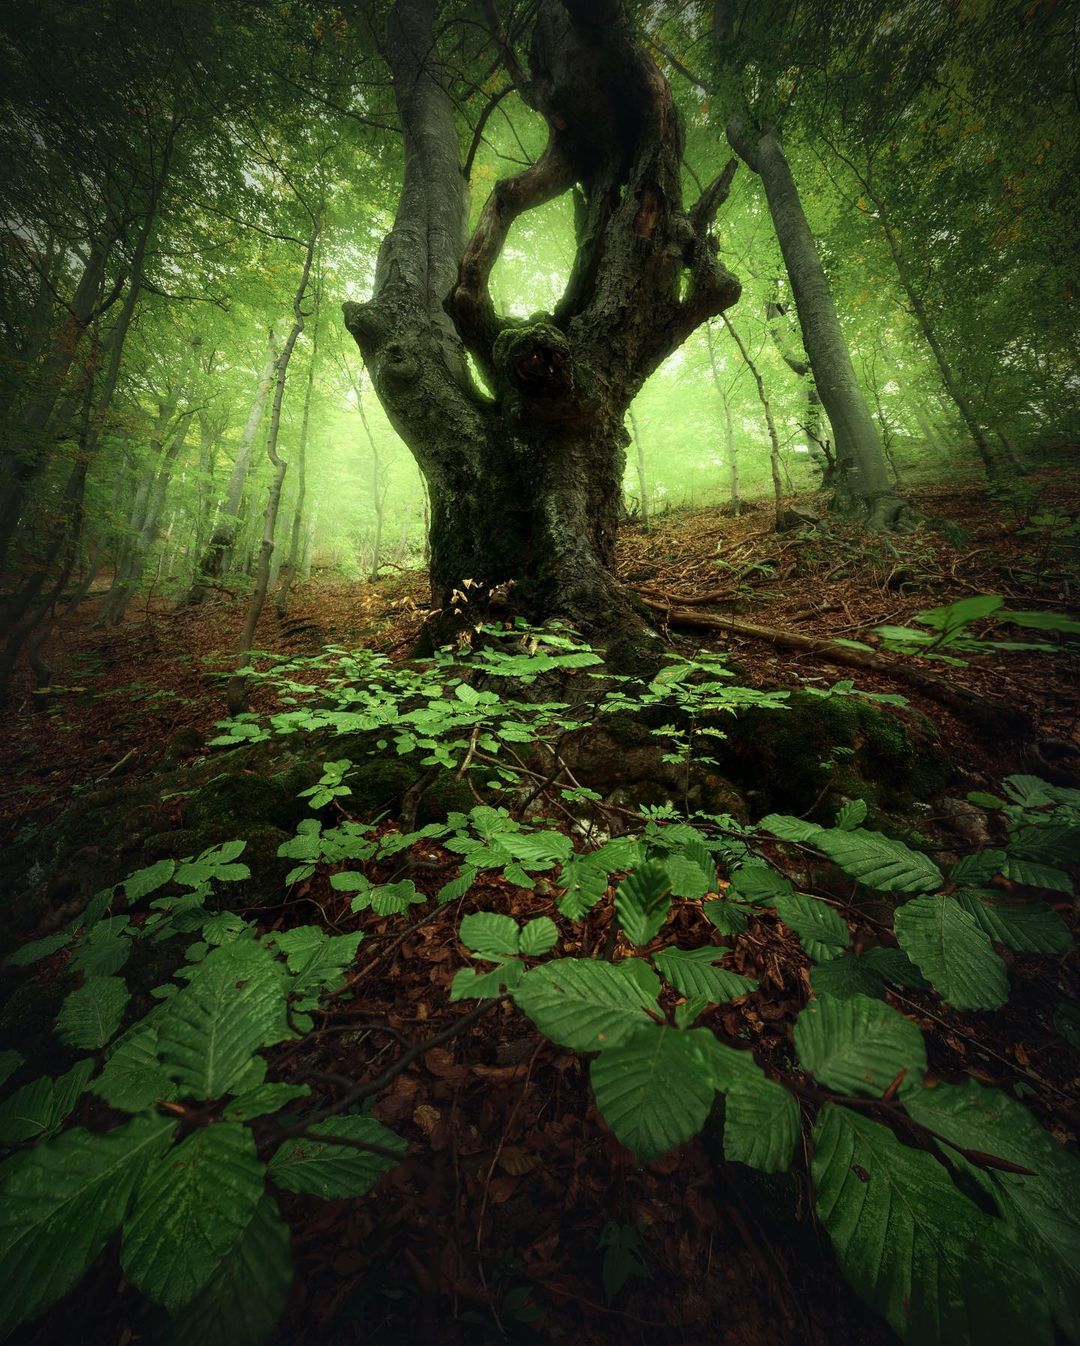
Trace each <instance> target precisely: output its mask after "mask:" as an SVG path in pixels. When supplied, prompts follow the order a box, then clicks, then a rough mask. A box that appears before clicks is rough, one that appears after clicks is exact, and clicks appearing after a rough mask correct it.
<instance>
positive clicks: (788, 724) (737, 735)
mask: <svg viewBox="0 0 1080 1346" xmlns="http://www.w3.org/2000/svg"><path fill="white" fill-rule="evenodd" d="M789 707H790V708H789V709H788V710H787V711H779V712H778V711H759V710H753V711H749V712H746V713H744V714H743V715H740V716H739V717H738V721H737V725H736V728H735V729H734V730H733V731H732V732H731V735H730V738H729V741H728V743H727V745H726V748H725V760H724V770H725V774H726V775H728V776H730V777H732V778H733V779H734V780H735V781H736V782H737V783H738V784H740V785H746V786H748V787H749V788H750V789H751V790H752V791H754V792H755V794H756V796H757V802H758V807H759V809H760V811H761V812H768V811H770V810H777V811H782V812H794V813H805V812H806V811H807V810H809V809H813V808H815V806H818V809H819V812H820V814H821V816H822V819H823V820H825V821H827V820H830V819H831V817H832V813H833V812H835V806H836V802H837V801H838V799H839V797H840V796H844V797H846V798H848V799H863V800H865V801H866V803H867V804H869V805H870V806H871V807H875V808H882V809H890V808H903V807H906V806H907V805H909V804H910V803H911V802H912V800H913V799H924V800H925V799H929V798H931V797H932V796H933V795H934V794H935V793H937V792H938V791H939V790H940V789H941V788H942V786H943V785H944V783H945V780H946V779H947V777H948V763H947V761H946V759H945V757H944V755H943V754H942V752H941V750H940V749H939V748H938V747H937V745H936V743H935V742H934V740H933V738H932V728H930V727H928V726H929V722H926V726H927V727H924V726H923V725H922V724H918V725H915V724H913V726H912V727H911V728H909V727H908V725H907V724H906V723H905V722H904V720H902V719H901V718H900V716H898V715H894V714H892V713H891V712H890V711H888V710H881V709H878V707H876V706H874V705H871V704H870V703H869V702H866V701H863V700H862V699H861V698H859V697H854V696H847V697H841V696H834V697H828V698H823V697H817V696H810V695H807V694H805V693H796V694H795V695H794V696H793V697H792V698H791V700H790V702H789ZM838 750H839V751H838ZM815 816H817V815H815Z"/></svg>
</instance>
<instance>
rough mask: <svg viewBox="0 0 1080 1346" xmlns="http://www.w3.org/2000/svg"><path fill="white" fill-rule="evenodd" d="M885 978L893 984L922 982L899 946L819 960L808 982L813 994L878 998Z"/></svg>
mask: <svg viewBox="0 0 1080 1346" xmlns="http://www.w3.org/2000/svg"><path fill="white" fill-rule="evenodd" d="M886 982H892V983H894V984H895V985H897V986H925V985H926V982H925V981H924V980H923V978H922V977H921V976H920V975H919V971H918V969H917V968H916V967H915V966H914V965H913V964H912V963H911V961H910V960H909V959H908V956H907V954H905V953H904V952H903V950H902V949H888V948H878V949H867V951H866V952H865V953H864V954H861V955H856V954H847V955H845V956H844V957H842V958H833V959H831V960H830V961H829V962H827V963H819V964H817V966H815V967H813V968H812V969H811V970H810V984H811V985H812V986H813V988H814V994H815V995H817V996H823V995H831V996H836V997H838V998H839V999H846V998H847V997H848V996H853V995H866V996H873V997H875V998H876V999H879V1000H880V999H882V998H884V995H885V984H886Z"/></svg>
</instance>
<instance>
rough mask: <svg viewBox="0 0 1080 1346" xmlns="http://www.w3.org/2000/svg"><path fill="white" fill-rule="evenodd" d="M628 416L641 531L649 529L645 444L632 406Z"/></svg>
mask: <svg viewBox="0 0 1080 1346" xmlns="http://www.w3.org/2000/svg"><path fill="white" fill-rule="evenodd" d="M628 414H629V417H630V435H631V438H632V439H633V441H634V451H635V454H636V455H637V479H638V490H639V491H640V493H641V529H642V532H645V533H647V532H648V531H649V484H648V481H647V479H646V475H645V446H644V444H642V442H641V431H640V430H639V429H638V423H637V417H636V416H635V415H634V409H633V407H631V408H630V411H629V413H628Z"/></svg>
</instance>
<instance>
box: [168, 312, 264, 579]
mask: <svg viewBox="0 0 1080 1346" xmlns="http://www.w3.org/2000/svg"><path fill="white" fill-rule="evenodd" d="M275 346H276V342H275V337H274V329H273V327H271V328H270V332H269V338H268V349H267V352H266V359H265V361H264V362H263V366H262V368H261V369H260V371H259V381H258V384H257V385H256V389H255V396H254V398H253V399H252V402H251V410H250V411H249V412H248V418H247V423H246V424H245V426H244V431H243V434H242V435H241V436H240V447H239V449H238V450H237V453H236V459H235V461H234V462H233V467H232V472H231V473H230V474H229V484H228V486H227V487H226V488H225V499H224V500H223V501H222V503H221V508H220V510H219V511H218V516H217V519H216V521H215V523H214V528H213V531H212V532H211V535H210V541H209V543H208V544H207V547H206V550H205V552H204V553H203V555H202V557H201V559H200V561H199V569H198V574H197V575H196V577H195V582H194V584H192V586H191V590H190V592H189V593H188V598H187V601H188V602H189V603H201V602H202V600H203V599H204V598H205V597H206V590H207V588H208V587H209V585H208V584H207V583H206V581H210V582H213V581H216V580H219V579H221V577H222V576H223V575H224V573H225V571H226V569H227V568H228V564H229V558H230V556H231V554H232V551H233V548H234V547H235V545H236V538H237V534H238V532H239V530H240V522H241V519H240V515H241V508H242V505H243V501H244V487H245V485H246V483H247V478H248V472H249V470H250V468H251V460H252V456H253V455H254V452H255V441H256V440H257V438H258V435H259V428H260V426H261V425H262V423H263V417H264V416H265V414H266V404H267V401H268V400H269V397H270V389H271V387H272V386H273V383H274V371H275V369H276V367H277V364H278V361H279V359H280V356H279V355H278V352H277V350H276V349H275Z"/></svg>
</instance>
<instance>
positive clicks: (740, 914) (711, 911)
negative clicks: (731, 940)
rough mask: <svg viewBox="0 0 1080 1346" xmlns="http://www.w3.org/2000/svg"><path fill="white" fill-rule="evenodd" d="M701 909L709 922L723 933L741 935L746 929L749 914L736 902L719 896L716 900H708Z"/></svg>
mask: <svg viewBox="0 0 1080 1346" xmlns="http://www.w3.org/2000/svg"><path fill="white" fill-rule="evenodd" d="M701 910H702V911H703V912H704V914H705V918H706V919H707V920H708V922H709V924H710V925H712V926H713V927H715V929H717V930H719V931H720V933H721V934H722V935H740V934H742V932H743V931H744V930H745V929H746V926H747V922H748V921H749V919H750V918H749V916H748V914H747V912H746V911H745V910H744V909H743V908H742V907H740V906H739V905H738V903H736V902H729V901H727V900H726V899H725V898H722V897H721V898H718V899H717V900H716V901H715V902H706V903H705V904H704V906H703V907H702V908H701Z"/></svg>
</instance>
